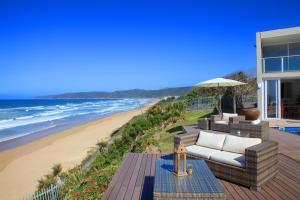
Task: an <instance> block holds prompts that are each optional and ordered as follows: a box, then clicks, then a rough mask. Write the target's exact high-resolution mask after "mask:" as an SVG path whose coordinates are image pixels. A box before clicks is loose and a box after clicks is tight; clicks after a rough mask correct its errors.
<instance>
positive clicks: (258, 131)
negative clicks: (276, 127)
mask: <svg viewBox="0 0 300 200" xmlns="http://www.w3.org/2000/svg"><path fill="white" fill-rule="evenodd" d="M230 129H231V133H232V134H235V135H237V133H239V135H240V136H242V137H251V138H261V139H262V140H268V139H269V122H268V121H261V122H260V123H259V124H252V123H251V121H250V120H243V121H239V123H234V124H231V126H230Z"/></svg>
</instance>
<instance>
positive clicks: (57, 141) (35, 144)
mask: <svg viewBox="0 0 300 200" xmlns="http://www.w3.org/2000/svg"><path fill="white" fill-rule="evenodd" d="M155 103H156V101H155V102H152V103H149V104H147V105H145V106H144V107H143V108H141V109H134V110H129V111H123V112H119V113H115V114H113V115H111V116H108V117H105V118H101V119H97V120H94V121H90V122H87V123H85V124H81V125H78V126H74V127H72V128H69V129H66V130H63V131H60V132H58V133H55V134H50V135H48V136H44V137H42V138H40V139H37V140H33V141H31V142H29V143H27V144H23V145H20V146H17V147H15V148H11V149H8V150H4V151H1V152H0V199H7V200H9V199H19V198H21V197H24V196H26V195H28V194H30V193H32V192H33V191H34V190H35V188H36V186H37V184H38V182H37V180H38V179H39V178H41V177H42V176H43V175H45V174H47V173H48V172H49V171H50V170H51V167H52V166H53V165H54V164H56V163H60V164H62V167H63V170H68V169H71V168H73V167H75V166H76V165H78V164H80V163H81V161H82V160H83V159H84V158H85V157H86V155H87V152H88V150H89V149H90V148H93V147H94V146H95V145H96V143H97V142H98V141H101V140H108V139H109V138H110V136H111V134H112V133H113V132H114V131H115V130H117V129H119V128H120V127H121V126H123V125H124V124H125V123H127V122H128V121H129V120H130V119H132V117H134V116H136V115H139V114H141V111H143V112H144V111H145V110H147V109H148V108H149V107H151V106H152V105H154V104H155ZM4 191H5V192H4Z"/></svg>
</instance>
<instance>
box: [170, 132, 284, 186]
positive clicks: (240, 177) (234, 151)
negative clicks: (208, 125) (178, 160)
mask: <svg viewBox="0 0 300 200" xmlns="http://www.w3.org/2000/svg"><path fill="white" fill-rule="evenodd" d="M179 144H183V145H184V146H185V147H186V149H187V152H188V157H189V158H191V159H203V160H205V161H206V163H207V165H208V166H209V168H210V169H211V171H212V172H213V173H214V175H215V176H216V177H219V178H222V179H225V180H229V181H231V182H235V183H238V184H241V185H245V186H249V187H250V188H251V189H252V190H256V191H258V190H259V189H260V187H261V185H262V184H264V183H265V182H267V181H268V180H270V179H272V178H273V177H275V176H276V174H277V173H278V166H277V164H278V158H277V155H278V143H277V142H274V141H270V140H264V141H262V140H261V139H260V138H244V137H238V136H233V135H230V134H227V133H224V132H218V131H211V130H201V131H199V132H198V133H190V134H181V135H177V136H175V138H174V147H176V146H178V145H179Z"/></svg>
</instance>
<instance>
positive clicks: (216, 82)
mask: <svg viewBox="0 0 300 200" xmlns="http://www.w3.org/2000/svg"><path fill="white" fill-rule="evenodd" d="M245 84H246V83H243V82H240V81H236V80H231V79H226V78H214V79H211V80H207V81H203V82H201V83H198V84H196V86H197V87H203V88H211V87H216V88H219V87H235V86H239V85H245ZM221 104H222V102H221V94H219V105H218V106H217V108H218V110H219V113H220V114H222V106H221ZM233 104H234V112H236V107H235V97H234V102H233Z"/></svg>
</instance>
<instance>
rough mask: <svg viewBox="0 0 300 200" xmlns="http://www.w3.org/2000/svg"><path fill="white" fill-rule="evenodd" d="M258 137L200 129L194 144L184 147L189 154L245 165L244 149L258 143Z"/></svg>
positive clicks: (229, 163) (230, 163)
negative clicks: (245, 136)
mask: <svg viewBox="0 0 300 200" xmlns="http://www.w3.org/2000/svg"><path fill="white" fill-rule="evenodd" d="M261 142H262V140H261V139H260V138H243V137H238V136H233V135H228V134H215V133H210V132H206V131H200V134H199V137H198V140H197V142H196V144H195V145H191V146H188V147H186V149H187V152H188V153H189V154H191V155H194V156H198V157H202V158H205V159H209V160H213V161H218V162H222V163H225V164H228V165H233V166H237V167H245V149H246V148H248V147H251V146H254V145H257V144H260V143H261Z"/></svg>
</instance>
